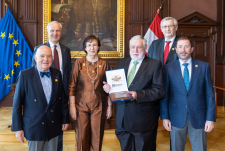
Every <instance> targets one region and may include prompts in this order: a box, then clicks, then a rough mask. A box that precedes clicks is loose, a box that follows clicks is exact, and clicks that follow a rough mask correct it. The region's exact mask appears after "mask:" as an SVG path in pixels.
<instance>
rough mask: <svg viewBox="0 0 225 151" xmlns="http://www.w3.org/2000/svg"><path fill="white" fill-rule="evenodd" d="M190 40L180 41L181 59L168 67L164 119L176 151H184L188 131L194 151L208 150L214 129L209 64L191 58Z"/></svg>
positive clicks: (213, 99) (162, 107)
mask: <svg viewBox="0 0 225 151" xmlns="http://www.w3.org/2000/svg"><path fill="white" fill-rule="evenodd" d="M193 50H194V48H193V47H192V46H191V42H190V40H189V39H188V38H187V37H180V38H179V39H178V41H177V47H176V52H177V55H178V57H179V60H177V61H174V62H172V63H170V64H168V65H166V66H165V72H164V74H165V75H164V78H165V80H164V81H165V88H166V96H165V98H164V99H163V100H161V101H160V113H161V119H163V125H164V127H165V128H166V129H167V130H168V131H170V137H171V149H172V151H184V148H185V143H186V137H187V132H188V134H189V138H190V141H191V146H192V150H193V151H206V150H207V134H206V132H210V131H211V130H212V129H213V128H214V122H215V98H214V93H213V85H212V79H211V73H210V67H209V64H208V63H206V62H203V61H199V60H194V59H192V58H191V53H192V52H193Z"/></svg>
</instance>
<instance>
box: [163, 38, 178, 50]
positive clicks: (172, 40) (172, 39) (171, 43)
mask: <svg viewBox="0 0 225 151" xmlns="http://www.w3.org/2000/svg"><path fill="white" fill-rule="evenodd" d="M175 38H176V36H174V37H173V38H171V39H166V38H165V43H164V50H165V47H166V41H171V42H170V44H169V45H170V48H169V52H170V49H171V47H172V45H173V42H174V40H175Z"/></svg>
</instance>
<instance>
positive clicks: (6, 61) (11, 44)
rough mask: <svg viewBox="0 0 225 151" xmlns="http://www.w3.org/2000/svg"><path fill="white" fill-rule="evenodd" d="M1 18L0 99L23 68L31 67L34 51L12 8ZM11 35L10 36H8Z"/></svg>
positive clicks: (7, 91)
mask: <svg viewBox="0 0 225 151" xmlns="http://www.w3.org/2000/svg"><path fill="white" fill-rule="evenodd" d="M7 9H8V11H7V13H6V14H5V16H4V17H3V18H2V19H1V20H0V45H1V46H0V77H1V78H0V92H1V93H0V101H1V100H2V99H3V98H4V97H5V96H6V95H7V94H8V93H9V91H10V90H11V89H12V88H11V87H8V86H9V85H11V84H13V83H14V82H15V81H16V79H17V77H18V76H19V73H20V71H21V70H25V69H27V68H30V67H31V64H32V57H33V53H32V51H31V49H30V47H29V46H28V44H27V41H26V39H25V37H24V36H23V34H22V32H21V30H20V28H19V26H18V25H17V22H16V20H15V19H14V17H13V15H12V13H11V11H10V9H9V8H8V7H7ZM8 35H9V37H8V38H6V37H7V36H8Z"/></svg>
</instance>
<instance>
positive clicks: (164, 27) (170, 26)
mask: <svg viewBox="0 0 225 151" xmlns="http://www.w3.org/2000/svg"><path fill="white" fill-rule="evenodd" d="M173 26H175V25H168V26H161V28H163V29H166V28H167V27H169V28H172V27H173Z"/></svg>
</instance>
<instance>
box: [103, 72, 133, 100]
mask: <svg viewBox="0 0 225 151" xmlns="http://www.w3.org/2000/svg"><path fill="white" fill-rule="evenodd" d="M105 74H106V80H107V83H108V84H109V85H110V86H111V89H110V91H109V96H110V99H111V101H112V102H119V101H128V100H132V99H133V98H132V96H131V95H130V94H129V93H128V87H127V80H126V76H125V71H124V69H115V70H108V71H105Z"/></svg>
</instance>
